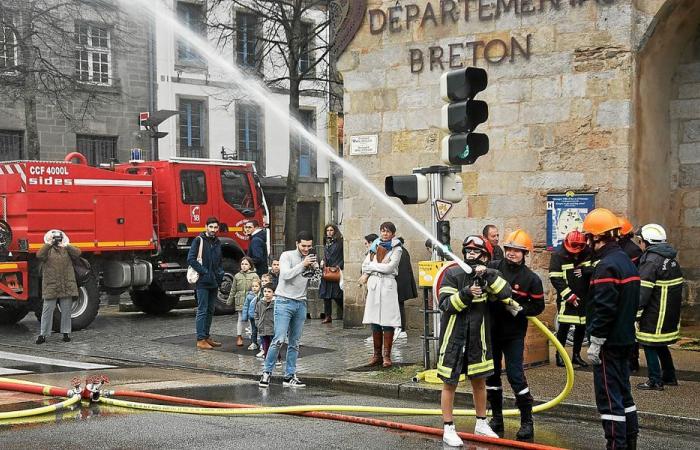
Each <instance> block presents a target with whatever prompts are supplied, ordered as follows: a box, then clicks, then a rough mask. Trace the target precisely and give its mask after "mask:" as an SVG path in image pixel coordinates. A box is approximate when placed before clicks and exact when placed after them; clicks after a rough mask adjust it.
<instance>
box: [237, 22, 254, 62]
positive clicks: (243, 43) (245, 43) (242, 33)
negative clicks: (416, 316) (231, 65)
mask: <svg viewBox="0 0 700 450" xmlns="http://www.w3.org/2000/svg"><path fill="white" fill-rule="evenodd" d="M257 46H258V18H257V17H256V16H255V15H253V14H246V13H242V12H237V13H236V57H237V62H238V65H239V66H241V67H244V68H249V69H253V70H257V69H258V63H259V58H258V52H257V50H258V48H257Z"/></svg>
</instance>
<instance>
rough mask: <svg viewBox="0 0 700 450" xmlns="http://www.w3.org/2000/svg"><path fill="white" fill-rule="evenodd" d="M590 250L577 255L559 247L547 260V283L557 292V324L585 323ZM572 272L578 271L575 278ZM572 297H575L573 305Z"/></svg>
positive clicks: (589, 276) (589, 278) (589, 279)
mask: <svg viewBox="0 0 700 450" xmlns="http://www.w3.org/2000/svg"><path fill="white" fill-rule="evenodd" d="M589 257H590V250H588V249H585V250H583V251H581V252H580V253H578V254H573V253H569V252H568V251H566V249H565V248H564V246H563V245H562V246H559V247H558V248H557V249H556V250H555V251H554V253H552V258H551V259H550V260H549V281H551V282H552V286H554V289H555V290H556V291H557V311H559V317H558V319H557V320H558V321H559V323H573V324H577V325H581V324H585V323H586V307H585V305H586V298H588V286H589V284H590V281H591V275H592V273H591V271H590V270H588V269H589V268H591V267H592V264H591V261H590V260H589ZM574 271H578V273H579V275H578V276H577V275H576V273H575V272H574ZM573 296H576V297H577V299H576V302H575V303H577V304H578V305H576V304H574V302H573V301H571V300H573V298H574V297H573Z"/></svg>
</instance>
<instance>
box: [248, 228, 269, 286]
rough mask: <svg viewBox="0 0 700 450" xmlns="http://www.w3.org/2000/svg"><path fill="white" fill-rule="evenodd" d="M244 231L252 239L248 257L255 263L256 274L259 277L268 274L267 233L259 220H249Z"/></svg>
mask: <svg viewBox="0 0 700 450" xmlns="http://www.w3.org/2000/svg"><path fill="white" fill-rule="evenodd" d="M243 230H244V231H245V233H246V234H247V235H248V236H249V237H250V242H249V244H248V256H249V257H250V259H252V260H253V263H255V273H257V274H258V276H259V277H261V276H263V275H264V274H266V273H267V233H265V229H264V228H262V227H260V224H259V223H258V221H257V220H249V221H247V222H246V223H245V224H244V225H243Z"/></svg>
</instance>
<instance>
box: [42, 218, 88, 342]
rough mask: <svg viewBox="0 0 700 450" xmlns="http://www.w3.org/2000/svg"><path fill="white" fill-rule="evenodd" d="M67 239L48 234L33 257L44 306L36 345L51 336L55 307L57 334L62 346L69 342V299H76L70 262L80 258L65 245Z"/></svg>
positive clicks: (60, 233)
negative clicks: (58, 312)
mask: <svg viewBox="0 0 700 450" xmlns="http://www.w3.org/2000/svg"><path fill="white" fill-rule="evenodd" d="M69 243H70V241H69V240H68V236H66V234H65V233H64V232H63V231H61V230H50V231H49V232H47V233H46V234H45V235H44V246H43V247H41V249H40V250H39V251H38V252H37V254H36V257H37V259H38V260H39V261H41V263H42V265H41V297H42V298H43V300H44V305H43V308H42V311H41V334H40V335H39V337H37V338H36V343H37V344H43V343H44V342H46V337H47V336H49V335H50V334H51V327H52V325H53V312H54V310H55V309H56V303H57V302H58V304H59V305H60V307H61V333H63V342H70V332H71V317H70V316H71V308H72V306H73V297H77V296H78V284H77V283H76V281H75V272H74V270H73V261H72V259H71V258H78V257H79V256H80V249H78V248H77V247H74V246H72V245H69Z"/></svg>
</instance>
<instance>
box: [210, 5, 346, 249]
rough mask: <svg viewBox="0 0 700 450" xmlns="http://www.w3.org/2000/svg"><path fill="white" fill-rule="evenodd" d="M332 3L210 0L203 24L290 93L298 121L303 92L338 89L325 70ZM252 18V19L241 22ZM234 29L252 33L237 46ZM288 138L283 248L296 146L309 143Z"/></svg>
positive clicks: (292, 233)
mask: <svg viewBox="0 0 700 450" xmlns="http://www.w3.org/2000/svg"><path fill="white" fill-rule="evenodd" d="M330 3H331V2H330V1H327V0H210V1H209V2H208V9H207V25H208V26H209V29H211V30H214V31H215V32H216V33H217V34H218V36H217V38H218V42H219V44H220V45H227V44H229V43H234V44H236V47H235V49H236V53H237V62H238V64H239V66H242V67H244V68H246V69H247V70H249V71H250V72H251V73H254V74H259V75H262V76H263V77H264V81H265V83H266V84H267V86H268V87H270V88H272V89H277V90H282V91H284V92H288V93H289V115H290V117H292V118H295V119H296V120H299V118H300V114H299V97H300V96H301V95H322V96H324V97H327V96H329V95H337V94H338V90H337V89H332V88H331V85H332V84H333V83H336V81H335V79H336V77H333V76H331V75H329V74H330V70H329V66H330V65H329V61H328V60H329V55H330V45H329V38H328V36H329V32H330V30H329V27H330V18H329V14H328V7H329V4H330ZM241 13H243V14H241ZM250 17H252V18H255V20H254V21H250V20H248V21H247V22H245V20H247V19H248V18H250ZM244 18H245V20H244ZM251 22H252V23H251ZM237 33H253V36H252V37H251V39H248V40H247V41H246V42H247V44H246V45H244V46H243V48H241V47H240V45H239V44H240V43H241V39H238V40H237V39H236V38H237ZM289 138H290V146H289V149H290V155H289V169H288V174H287V189H286V200H285V201H286V209H285V246H286V248H292V247H293V246H294V243H295V238H296V234H297V203H298V192H297V186H298V183H299V156H300V147H301V146H302V145H308V144H305V143H304V142H303V140H302V139H301V138H300V137H299V136H298V135H297V134H296V133H295V132H294V131H293V130H290V136H289ZM310 231H314V230H310Z"/></svg>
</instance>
